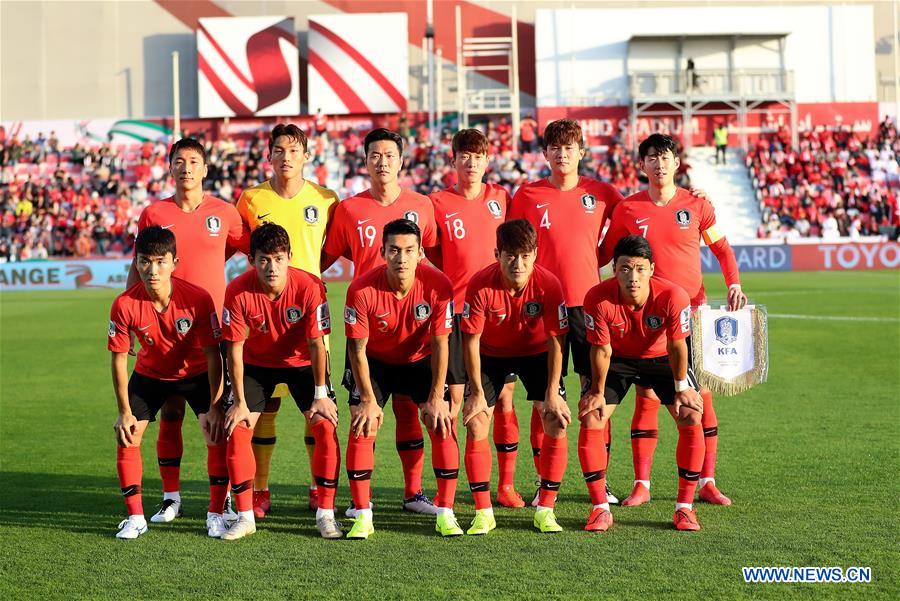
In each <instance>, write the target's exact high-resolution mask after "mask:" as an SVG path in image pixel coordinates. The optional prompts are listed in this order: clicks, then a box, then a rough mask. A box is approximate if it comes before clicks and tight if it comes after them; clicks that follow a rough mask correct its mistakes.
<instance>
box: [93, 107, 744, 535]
mask: <svg viewBox="0 0 900 601" xmlns="http://www.w3.org/2000/svg"><path fill="white" fill-rule="evenodd" d="M364 150H365V154H366V166H367V169H368V172H369V176H370V183H371V187H370V188H369V189H368V190H366V191H365V192H363V193H361V194H359V195H357V196H354V197H352V198H348V199H345V200H344V201H342V202H339V200H338V198H337V196H336V195H335V194H334V193H333V192H331V191H329V190H327V189H325V188H323V187H321V186H318V185H316V184H314V183H313V182H310V181H308V180H305V179H304V178H303V175H302V173H303V167H304V164H305V162H306V161H307V160H308V158H309V154H308V152H307V138H306V136H305V135H304V133H303V132H302V130H300V129H299V128H297V127H296V126H294V125H290V124H287V125H285V124H280V125H277V126H276V127H275V128H273V130H272V131H271V134H270V138H269V161H270V163H271V166H272V169H273V177H272V179H270V180H269V181H267V182H265V183H263V184H260V185H258V186H256V187H254V188H252V189H249V190H247V191H245V192H244V193H243V195H242V196H241V198H240V200H239V201H238V204H237V207H234V206H232V205H231V204H229V203H227V202H224V201H222V200H219V199H217V198H214V197H212V196H209V195H206V194H205V193H204V192H203V187H202V181H203V178H204V177H205V175H206V170H207V166H206V156H205V150H204V148H203V146H202V145H201V144H200V143H198V142H197V141H196V140H193V139H191V138H185V139H182V140H180V141H178V142H177V143H175V144H174V145H173V146H172V149H171V151H170V155H169V159H170V161H169V162H170V172H171V175H172V177H173V178H174V180H175V186H176V192H175V195H174V197H172V198H170V199H166V200H162V201H159V202H157V203H155V204H153V205H151V206H149V207H148V208H147V209H145V211H144V214H143V215H142V216H141V219H140V224H139V229H140V231H139V234H138V236H137V240H136V244H135V257H134V264H133V267H132V271H131V273H130V277H129V282H128V289H127V290H126V291H125V292H124V293H123V294H121V295H120V296H119V297H117V298H116V300H115V302H114V303H113V307H112V310H111V314H110V322H109V343H108V348H109V350H110V351H111V353H112V373H113V387H114V391H115V395H116V399H117V403H118V409H119V418H118V420H117V421H116V424H115V426H114V429H115V432H116V438H117V442H118V447H117V462H116V464H117V471H118V475H119V481H120V486H121V490H122V494H123V496H124V499H125V505H126V509H127V513H128V517H127V518H126V519H125V520H123V521H122V522H121V523H120V525H119V531H118V533H117V537H119V538H122V539H132V538H137V537H138V536H140V535H141V534H143V533H144V532H146V531H147V522H146V519H145V516H144V511H143V505H142V495H141V479H142V471H143V468H142V461H141V454H140V444H141V439H142V435H143V433H144V431H145V430H146V428H147V425H148V424H149V422H150V421H154V420H155V419H156V416H157V414H159V415H160V418H161V419H160V428H159V434H158V440H157V456H158V463H159V470H160V475H161V477H162V481H163V501H162V504H161V505H160V508H159V511H158V512H157V513H156V514H154V515H153V516H152V517H151V521H154V522H169V521H172V520H174V519H176V518H177V517H179V516H180V515H181V497H180V492H179V488H180V482H179V476H180V474H179V472H180V467H179V466H180V462H181V455H182V448H183V444H182V437H181V430H182V426H181V422H182V420H183V417H184V412H185V407H186V405H187V406H190V408H191V409H192V410H193V411H194V413H195V414H196V415H197V416H198V419H199V423H200V426H201V430H202V432H203V436H204V439H205V441H206V444H207V466H208V473H209V483H210V501H209V507H208V512H207V522H206V524H207V532H208V534H209V536H211V537H216V538H222V539H225V540H234V539H238V538H241V537H243V536H246V535H249V534H252V533H254V532H255V531H256V521H257V520H259V519H262V518H264V517H265V515H266V514H267V513H268V512H270V511H271V508H272V503H271V498H270V495H269V490H268V474H269V464H270V461H271V457H272V452H273V449H274V445H275V441H276V436H275V417H276V415H277V413H278V410H279V408H280V398H281V396H283V395H284V394H285V393H287V392H289V393H290V395H291V396H292V397H293V399H294V401H295V403H296V404H297V407H298V408H299V409H300V411H301V412H302V414H303V416H304V418H305V421H306V425H307V430H306V438H305V441H306V445H307V450H308V453H309V459H310V467H311V474H312V477H313V481H314V484H312V485H311V486H310V495H309V505H310V507H311V508H313V509H315V510H316V526H317V529H318V530H319V533H320V534H321V535H322V536H323V537H324V538H341V537H343V536H346V537H347V538H354V539H365V538H367V537H368V536H370V535H371V534H372V533H373V532H374V522H373V501H372V496H371V488H370V482H371V478H372V475H373V472H374V467H375V461H374V445H375V441H376V436H377V432H378V430H379V428H380V426H381V424H382V422H383V418H384V413H383V408H384V407H385V406H386V404H387V401H388V400H390V401H391V407H392V409H393V412H394V414H395V416H396V421H397V428H396V441H395V442H396V448H397V452H398V454H399V455H400V459H401V465H402V467H403V476H404V489H405V490H404V495H403V497H404V498H403V502H402V505H403V508H404V509H405V510H408V511H413V512H417V513H427V514H433V515H435V520H436V522H435V529H436V531H437V532H438V533H439V534H441V535H442V536H459V535H462V534H463V529H462V528H461V527H460V525H459V523H458V522H457V519H456V517H455V515H454V512H453V505H454V498H455V494H456V485H457V479H458V475H459V463H460V449H459V443H458V437H457V433H458V422H459V421H460V420H459V416H460V415H461V416H462V417H461V422H462V425H463V426H464V427H465V429H466V438H465V448H464V451H463V455H464V463H465V468H466V475H467V478H468V482H469V489H470V491H471V493H472V496H473V500H474V503H475V515H474V517H473V519H472V522H471V526H470V528H468V530H467V533H468V534H473V535H477V534H487V533H488V532H490V531H491V530H493V529H494V528H495V527H496V521H495V519H494V514H493V509H492V501H491V492H490V475H491V470H492V461H493V457H492V453H491V450H490V446H489V443H488V435H489V433H490V430H491V422H492V421H493V442H494V446H495V448H496V455H497V463H498V468H499V470H498V471H499V484H498V489H497V494H496V497H495V498H496V502H497V503H498V504H499V505H502V506H505V507H524V506H525V504H526V503H525V500H524V499H523V498H522V496H521V495H520V494H519V493H518V492H517V491H516V489H515V487H514V485H513V482H514V475H515V463H516V457H517V451H518V443H519V425H518V422H517V419H516V413H515V411H514V408H513V400H512V399H513V391H514V388H515V385H516V384H515V382H516V381H517V380H518V381H520V382H521V384H522V386H523V388H524V390H525V397H526V399H527V400H529V401H531V402H532V417H531V427H530V440H531V448H532V452H533V457H534V465H535V470H536V472H537V476H538V479H539V482H540V485H539V488H538V491H537V493H536V494H535V497H534V500H533V501H532V503H531V504H532V505H533V506H534V507H535V511H534V520H533V522H534V526H535V528H536V529H538V530H539V531H540V532H558V531H560V530H562V528H561V527H560V526H559V524H558V523H557V520H556V516H555V514H554V505H555V501H556V496H557V494H558V491H559V489H560V486H561V482H562V478H563V474H564V473H565V470H566V465H567V462H568V440H567V436H568V434H567V430H568V426H569V425H570V424H571V422H572V414H571V412H570V409H569V406H568V404H567V396H566V390H565V386H564V384H563V375H564V374H565V373H566V369H567V365H568V363H569V356H571V357H572V363H573V365H574V368H575V371H576V372H577V373H578V374H579V376H580V378H581V388H582V389H581V398H580V401H579V403H578V412H577V417H578V420H579V422H580V427H579V433H578V457H579V461H580V464H581V468H582V472H583V475H584V480H585V483H586V486H587V489H588V492H589V495H590V500H591V508H590V511H589V516H588V519H587V522H586V525H585V527H584V529H585V530H587V531H594V532H597V531H604V530H607V529H608V528H609V527H610V526H611V525H612V523H613V517H612V514H611V512H610V503H616V502H617V500H616V499H615V497H613V496H612V494H611V492H610V491H609V488H608V486H607V484H606V468H607V464H608V461H609V440H610V425H609V418H610V416H611V415H612V413H613V411H614V409H615V407H616V405H618V403H619V402H620V401H621V400H622V399H623V398H624V397H625V395H626V393H627V392H628V390H629V388H630V387H631V385H632V384H633V385H635V386H636V387H637V398H636V407H635V413H634V417H633V419H632V424H631V440H632V454H633V462H634V473H635V480H634V487H633V489H632V492H631V494H630V495H629V496H628V497H627V498H626V499H624V501H623V502H622V504H623V505H630V506H634V505H640V504H643V503H646V502H648V501H649V500H650V471H651V464H652V459H653V454H654V451H655V448H656V439H657V428H658V426H657V415H658V410H659V405H660V404H663V405H665V406H666V408H667V410H668V411H669V413H670V414H671V415H672V417H673V418H674V419H675V421H676V423H677V427H678V443H677V448H676V463H677V467H678V498H677V502H676V506H675V513H674V517H673V522H674V526H675V528H677V529H679V530H699V529H700V525H699V523H698V521H697V517H696V513H695V512H694V510H693V502H694V497H695V493H696V492H697V489H698V488H699V496H700V499H701V500H703V501H706V502H708V503H715V504H721V505H728V504H730V503H731V501H730V500H729V499H728V497H726V496H725V495H723V494H722V493H721V492H720V491H719V490H718V488H717V487H716V483H715V479H714V478H715V464H716V446H717V440H718V430H717V422H716V417H715V410H714V408H713V401H712V395H711V394H710V392H709V391H708V390H706V389H703V388H701V387H700V385H699V384H698V382H697V381H696V378H695V377H694V376H693V373H692V371H691V369H690V365H689V364H690V361H689V355H690V337H689V336H690V321H691V312H692V310H693V308H695V307H696V306H698V305H700V304H703V303H704V302H705V291H704V289H703V282H702V277H701V273H700V242H701V240H703V241H704V242H705V243H706V244H707V245H709V247H710V249H711V250H712V251H713V253H714V254H715V255H716V257H717V258H718V260H719V262H720V264H721V265H722V272H723V275H724V276H725V280H726V283H727V285H728V287H729V293H728V306H729V308H730V309H732V310H734V309H739V308H741V307H742V306H743V305H744V304H745V302H746V296H745V295H744V293H743V292H742V290H741V286H740V276H739V273H738V269H737V263H736V260H735V258H734V254H733V252H732V251H731V248H730V246H729V245H728V242H727V240H726V239H725V237H724V235H723V234H722V233H721V232H720V231H719V230H718V228H717V226H716V221H715V213H714V210H713V207H712V205H711V204H710V202H709V200H708V199H707V198H706V196H705V194H704V193H703V192H702V191H687V190H684V189H680V188H678V187H677V186H675V184H674V183H673V182H674V177H675V173H676V171H677V169H678V166H679V162H678V154H677V148H676V146H675V143H674V142H673V140H672V139H671V138H669V137H667V136H664V135H660V134H654V135H651V136H650V137H649V138H647V139H646V140H645V141H644V142H642V143H641V145H640V147H639V157H640V161H639V166H640V168H641V169H642V170H643V172H644V173H645V174H646V176H647V178H648V182H649V187H648V189H647V190H646V191H645V192H641V193H638V194H635V195H633V196H631V197H629V198H627V199H622V197H621V195H619V194H618V192H617V191H616V190H615V189H614V188H612V187H611V186H609V185H608V184H605V183H601V182H598V181H595V180H593V179H591V178H588V177H584V176H579V174H578V164H579V161H580V160H581V159H582V158H583V156H584V152H585V149H584V141H583V134H582V131H581V128H580V126H579V125H578V124H577V122H575V121H572V120H568V119H562V120H558V121H554V122H552V123H550V124H548V125H547V127H546V129H545V131H544V136H543V151H544V155H545V157H546V159H547V161H548V162H549V166H550V169H551V174H550V176H549V177H547V178H545V179H542V180H539V181H536V182H532V183H528V184H525V185H523V186H522V187H521V188H520V189H519V190H518V191H517V192H516V195H515V197H513V198H510V197H509V195H508V193H507V192H506V191H505V189H503V188H501V187H499V186H495V185H492V184H485V183H483V182H482V179H483V177H484V174H485V169H486V167H487V163H488V158H489V157H488V141H487V139H486V138H485V136H484V135H483V134H482V133H481V132H479V131H478V130H474V129H465V130H462V131H460V132H458V133H457V134H456V135H455V136H454V138H453V143H452V151H453V155H452V156H453V162H454V166H455V168H456V171H457V174H458V183H457V184H456V186H454V187H453V188H449V189H446V190H443V191H440V192H436V193H433V194H432V195H431V196H430V197H426V196H422V195H420V194H417V193H414V192H411V191H408V190H403V189H402V188H400V185H399V183H398V176H399V172H400V168H401V165H402V160H403V158H402V157H403V139H402V138H401V137H400V136H399V135H398V134H396V133H393V132H391V131H388V130H385V129H376V130H373V131H372V132H370V133H369V134H368V135H367V136H366V139H365V144H364ZM604 230H606V233H605V235H604ZM235 252H242V253H246V254H247V256H248V258H249V263H250V266H251V269H250V270H249V271H247V272H246V273H244V274H242V275H240V276H238V277H237V278H235V279H234V280H233V281H232V282H231V283H229V284H228V285H227V286H226V283H225V269H224V265H225V261H226V260H227V258H228V257H230V256H231V255H232V254H234V253H235ZM339 257H345V258H347V259H349V260H350V261H352V263H353V265H354V278H353V281H352V283H351V284H350V286H349V288H348V290H347V298H346V303H345V307H344V312H343V317H344V327H345V333H346V338H347V346H346V349H345V353H346V354H345V357H346V360H345V365H346V369H345V372H344V374H343V381H342V383H343V385H344V387H345V388H346V389H347V391H348V393H349V409H350V416H349V419H350V434H349V439H348V441H347V445H346V447H345V452H346V460H345V463H346V473H347V478H348V480H349V483H350V492H351V496H352V503H351V505H350V507H349V508H348V509H347V510H346V515H347V516H348V517H351V518H353V524H352V527H351V528H350V529H349V531H348V532H347V533H346V534H345V533H344V532H343V530H342V526H341V524H340V522H338V521H337V519H336V517H335V493H336V489H337V486H338V481H339V469H340V444H339V442H338V438H337V425H338V409H337V398H336V395H335V393H334V391H333V389H332V387H331V383H330V379H331V374H330V364H331V360H330V356H331V355H330V351H331V350H333V349H329V343H328V333H329V332H330V329H331V314H330V312H329V308H328V303H327V300H326V293H325V287H324V285H323V283H322V281H321V279H320V275H321V273H322V272H323V271H324V270H326V269H327V268H328V267H330V266H331V265H332V264H333V263H334V262H335V261H336V260H337V259H338V258H339ZM610 260H611V261H612V262H613V271H614V276H615V277H613V278H610V279H608V280H606V281H604V282H600V276H599V273H600V267H601V266H603V265H605V264H607V263H608V262H609V261H610ZM304 338H305V340H303V339H304ZM135 341H137V342H138V343H139V344H140V351H139V352H138V353H137V360H136V363H135V366H134V371H133V373H132V375H131V376H130V378H129V375H128V373H127V365H128V363H127V358H128V354H129V352H132V353H133V348H134V342H135ZM422 424H424V426H425V430H427V432H428V436H429V438H430V441H431V460H432V467H433V469H434V474H435V479H436V483H437V494H436V496H435V498H434V500H433V502H432V501H431V500H430V499H429V498H428V497H427V496H426V495H425V494H424V493H423V489H422V472H423V466H424V433H423V430H422ZM232 506H234V507H235V508H236V510H237V511H236V513H235V512H234V511H232V509H231V507H232Z"/></svg>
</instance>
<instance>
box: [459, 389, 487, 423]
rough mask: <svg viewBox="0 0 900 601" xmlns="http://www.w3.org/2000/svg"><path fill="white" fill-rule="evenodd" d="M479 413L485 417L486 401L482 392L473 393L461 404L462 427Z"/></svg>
mask: <svg viewBox="0 0 900 601" xmlns="http://www.w3.org/2000/svg"><path fill="white" fill-rule="evenodd" d="M481 413H484V414H485V415H487V413H488V404H487V399H486V398H484V391H483V390H479V391H477V392H475V391H473V392H471V393H470V394H469V396H467V397H466V402H465V404H463V425H464V426H468V425H469V422H470V421H472V418H473V417H475V416H477V415H479V414H481Z"/></svg>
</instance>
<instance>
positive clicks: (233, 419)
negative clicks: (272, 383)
mask: <svg viewBox="0 0 900 601" xmlns="http://www.w3.org/2000/svg"><path fill="white" fill-rule="evenodd" d="M241 423H243V424H244V425H246V426H247V427H248V428H249V427H250V409H249V408H248V407H247V403H244V402H239V401H235V403H234V404H233V405H232V406H231V407H230V408H229V409H228V412H227V413H226V414H225V432H226V433H227V434H228V436H231V433H232V432H234V429H235V428H237V427H238V426H239V425H240V424H241Z"/></svg>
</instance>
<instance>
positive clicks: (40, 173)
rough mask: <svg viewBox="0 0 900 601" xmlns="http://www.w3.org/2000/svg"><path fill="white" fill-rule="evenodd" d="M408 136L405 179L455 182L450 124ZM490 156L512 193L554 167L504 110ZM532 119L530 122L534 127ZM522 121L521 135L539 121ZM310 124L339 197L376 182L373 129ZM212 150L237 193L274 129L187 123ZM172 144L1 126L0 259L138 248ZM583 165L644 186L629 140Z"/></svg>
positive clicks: (423, 187) (218, 182)
mask: <svg viewBox="0 0 900 601" xmlns="http://www.w3.org/2000/svg"><path fill="white" fill-rule="evenodd" d="M399 124H400V126H399V128H398V129H399V130H400V132H401V134H403V135H404V136H405V137H406V138H407V139H408V141H409V145H408V148H407V149H406V152H405V160H404V167H403V170H402V172H401V176H400V179H401V181H400V183H401V186H403V187H404V188H409V189H412V190H416V191H418V192H421V193H423V194H427V193H429V192H431V191H432V190H433V189H435V188H442V187H447V186H452V185H454V184H455V183H456V171H455V170H454V169H453V166H452V163H451V156H450V155H451V151H450V142H451V139H452V131H450V130H445V131H443V132H442V133H441V135H440V136H438V140H437V142H436V143H434V144H432V143H431V142H430V141H429V138H430V136H429V132H428V130H427V129H425V128H421V127H420V128H418V129H415V130H413V129H412V128H410V127H409V125H408V124H406V123H405V119H404V118H402V117H401V118H400V121H399ZM483 127H484V130H485V132H486V133H487V135H488V139H489V140H490V143H491V152H492V159H491V162H490V165H489V168H488V175H487V179H488V180H489V181H492V182H496V183H498V184H501V185H503V186H505V187H507V188H508V189H509V190H510V192H511V193H514V192H515V190H516V189H517V188H518V187H519V186H520V185H521V184H522V183H524V182H526V181H530V180H534V179H538V178H541V177H545V176H547V175H549V173H550V170H549V167H548V165H547V163H546V161H545V160H544V158H543V155H542V154H541V152H540V150H539V147H538V144H537V142H536V139H530V140H520V143H521V142H524V144H522V146H523V149H524V150H525V151H524V152H519V153H517V154H513V152H512V136H513V131H512V127H511V125H510V123H509V122H508V121H507V120H506V119H499V120H496V121H490V122H487V123H486V124H485V125H484V126H483ZM530 127H531V126H530V125H529V126H528V128H530ZM528 128H523V129H522V130H520V131H521V133H522V134H523V137H530V135H533V133H534V132H533V131H526V130H527V129H528ZM312 129H313V131H312V132H310V134H311V137H310V143H309V150H310V154H311V155H312V158H311V160H310V162H309V163H308V165H307V168H306V177H308V178H310V179H312V180H314V181H318V182H319V183H321V184H323V185H328V186H329V187H331V188H333V189H334V190H335V191H336V192H337V193H338V195H339V196H340V197H341V198H347V197H349V196H352V195H353V194H357V193H359V192H362V191H363V190H365V189H366V188H367V187H368V184H367V172H366V167H365V157H364V155H363V138H364V137H365V134H366V131H363V130H353V129H350V130H347V131H344V132H341V133H340V134H336V133H334V132H329V131H328V128H327V127H325V126H324V120H320V119H317V121H316V125H315V126H314V127H313V128H312ZM185 133H186V135H195V136H196V137H197V138H198V139H200V140H201V141H203V143H204V144H205V146H206V147H207V150H208V154H209V156H208V165H209V173H208V175H207V178H206V180H205V187H206V189H207V190H208V191H209V192H210V193H212V194H215V195H216V196H219V197H220V198H223V199H225V200H227V201H230V202H237V199H238V198H239V197H240V194H241V192H242V191H243V190H244V189H245V188H247V187H249V186H253V185H256V184H257V183H259V182H261V181H264V180H265V179H266V178H267V177H268V174H267V171H266V168H267V163H266V159H265V157H266V154H267V148H266V143H267V140H268V138H267V136H268V132H267V131H260V132H258V134H257V135H256V136H252V137H249V138H242V139H235V138H232V137H227V136H226V137H222V138H220V139H212V138H211V137H210V136H208V135H206V133H205V132H202V131H198V132H185ZM167 151H168V149H167V146H166V144H164V143H161V142H160V143H152V142H146V143H144V144H139V145H132V146H127V147H122V146H115V147H114V146H111V145H110V144H97V145H92V146H83V145H81V144H76V145H75V146H72V147H65V148H64V147H62V146H61V145H60V143H59V140H58V138H57V137H56V134H55V133H53V132H51V133H50V134H49V135H48V136H44V135H43V134H41V135H39V136H37V137H35V138H34V139H32V138H29V137H27V136H25V137H23V138H22V139H21V140H20V139H18V138H17V137H16V136H5V135H4V136H2V147H0V168H2V170H0V262H3V261H24V260H29V259H46V258H48V257H67V256H68V257H72V256H74V257H87V256H101V255H107V256H122V255H128V254H130V253H131V251H132V245H133V242H134V236H135V235H136V233H137V220H138V218H139V216H140V214H141V211H142V210H143V209H144V207H145V206H147V205H148V204H149V203H151V202H153V201H155V200H158V199H160V198H165V197H168V196H171V195H172V193H173V191H174V189H173V184H172V181H171V178H169V174H168V169H167V167H168V163H167ZM581 170H582V172H583V173H584V174H586V175H590V176H592V177H596V178H598V179H601V180H603V181H607V182H610V183H611V184H612V185H613V186H615V187H616V188H618V189H619V191H620V192H622V193H623V194H625V195H628V194H631V193H633V192H635V191H637V190H638V189H639V187H640V185H639V182H638V170H637V168H636V167H635V165H634V162H633V161H632V159H631V155H630V154H629V153H627V152H626V151H625V150H624V149H623V148H622V146H621V145H619V144H617V143H613V144H612V145H610V146H608V147H603V148H600V149H594V150H591V151H590V152H588V154H587V155H586V157H585V159H584V160H583V161H582V164H581Z"/></svg>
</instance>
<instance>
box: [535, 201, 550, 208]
mask: <svg viewBox="0 0 900 601" xmlns="http://www.w3.org/2000/svg"><path fill="white" fill-rule="evenodd" d="M549 206H550V203H549V202H545V203H544V204H542V205H537V208H539V209H543V208H544V207H549Z"/></svg>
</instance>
